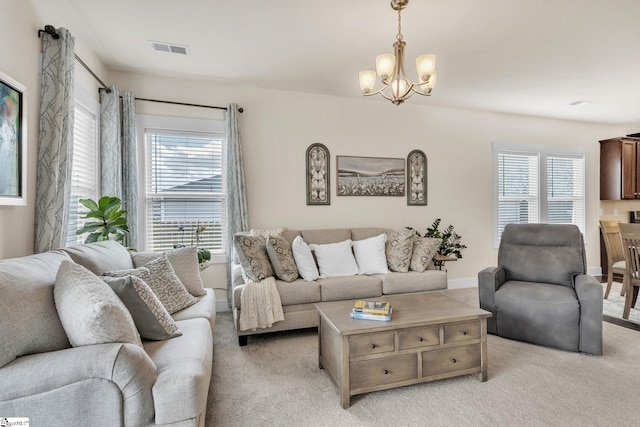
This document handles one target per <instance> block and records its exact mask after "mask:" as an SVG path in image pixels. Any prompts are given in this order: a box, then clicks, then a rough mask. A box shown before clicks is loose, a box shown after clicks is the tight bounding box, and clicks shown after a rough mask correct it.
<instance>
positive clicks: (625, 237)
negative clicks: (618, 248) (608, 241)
mask: <svg viewBox="0 0 640 427" xmlns="http://www.w3.org/2000/svg"><path fill="white" fill-rule="evenodd" d="M620 237H621V239H622V248H623V251H624V258H625V262H626V264H627V273H626V274H625V275H624V281H623V282H624V283H623V287H624V288H625V289H626V295H625V298H624V310H623V311H622V318H623V319H628V318H629V313H630V312H631V308H633V307H634V306H635V305H636V301H637V300H638V287H640V224H620Z"/></svg>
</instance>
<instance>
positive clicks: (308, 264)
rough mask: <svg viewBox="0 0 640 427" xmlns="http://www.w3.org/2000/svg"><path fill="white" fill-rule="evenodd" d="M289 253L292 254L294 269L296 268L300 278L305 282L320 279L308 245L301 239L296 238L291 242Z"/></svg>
mask: <svg viewBox="0 0 640 427" xmlns="http://www.w3.org/2000/svg"><path fill="white" fill-rule="evenodd" d="M291 251H292V252H293V259H294V260H295V261H296V267H298V274H300V277H302V278H303V279H304V280H306V281H307V282H313V281H314V280H316V279H317V278H318V277H320V273H318V267H316V262H315V261H314V259H313V254H312V253H311V249H309V245H307V243H306V242H305V241H304V240H302V237H300V236H298V237H296V238H295V239H294V240H293V243H292V244H291Z"/></svg>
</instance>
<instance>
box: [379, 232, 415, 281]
mask: <svg viewBox="0 0 640 427" xmlns="http://www.w3.org/2000/svg"><path fill="white" fill-rule="evenodd" d="M413 238H414V234H413V232H412V231H410V230H405V231H391V232H389V233H388V234H387V243H386V246H385V253H386V256H387V265H388V267H389V270H391V271H397V272H398V273H406V272H407V271H409V266H410V265H411V255H412V254H413Z"/></svg>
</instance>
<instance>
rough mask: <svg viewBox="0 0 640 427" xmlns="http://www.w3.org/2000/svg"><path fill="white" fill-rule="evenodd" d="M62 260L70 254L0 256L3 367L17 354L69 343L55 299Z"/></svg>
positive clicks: (1, 358)
mask: <svg viewBox="0 0 640 427" xmlns="http://www.w3.org/2000/svg"><path fill="white" fill-rule="evenodd" d="M63 261H71V258H69V256H68V255H67V254H66V253H64V252H61V251H52V252H45V253H42V254H38V255H30V256H25V257H20V258H12V259H4V260H0V325H2V327H0V367H2V366H4V365H6V364H7V363H9V362H11V361H12V360H13V359H15V358H16V357H18V356H24V355H26V354H32V353H41V352H47V351H54V350H60V349H63V348H68V347H69V346H70V344H69V339H68V338H67V335H66V333H65V332H64V328H63V327H62V323H61V322H60V317H59V316H58V312H57V311H56V306H55V304H54V302H53V284H54V282H55V281H56V275H57V274H58V268H59V267H60V264H61V263H62V262H63ZM25 302H28V304H29V309H28V310H25Z"/></svg>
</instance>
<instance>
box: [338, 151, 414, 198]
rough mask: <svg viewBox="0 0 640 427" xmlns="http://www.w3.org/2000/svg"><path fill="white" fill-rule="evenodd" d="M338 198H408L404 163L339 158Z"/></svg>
mask: <svg viewBox="0 0 640 427" xmlns="http://www.w3.org/2000/svg"><path fill="white" fill-rule="evenodd" d="M336 163H337V167H336V168H337V169H338V184H337V187H338V192H337V194H338V196H404V187H405V176H404V172H405V171H404V159H394V158H384V157H354V156H337V158H336Z"/></svg>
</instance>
